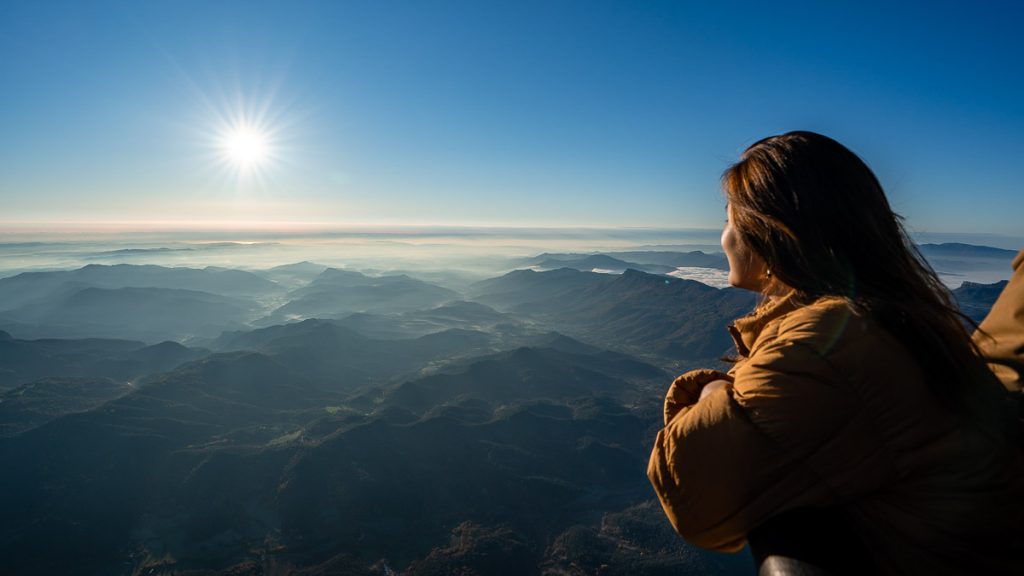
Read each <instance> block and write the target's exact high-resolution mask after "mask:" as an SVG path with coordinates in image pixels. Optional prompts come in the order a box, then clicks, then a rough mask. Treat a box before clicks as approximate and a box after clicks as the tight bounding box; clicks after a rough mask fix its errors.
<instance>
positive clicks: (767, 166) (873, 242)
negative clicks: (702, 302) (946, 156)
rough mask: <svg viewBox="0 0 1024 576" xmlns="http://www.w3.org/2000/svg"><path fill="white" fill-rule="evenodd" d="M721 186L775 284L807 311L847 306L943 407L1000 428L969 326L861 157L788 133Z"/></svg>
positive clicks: (762, 147) (758, 147)
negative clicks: (883, 334)
mask: <svg viewBox="0 0 1024 576" xmlns="http://www.w3.org/2000/svg"><path fill="white" fill-rule="evenodd" d="M722 183H723V189H724V191H725V195H726V198H727V199H728V201H729V203H730V204H731V206H732V210H733V225H734V226H735V227H736V229H737V230H738V231H739V233H740V235H741V238H742V239H743V240H744V241H745V242H746V243H747V245H748V246H749V247H750V248H751V249H752V250H753V251H754V252H756V253H757V254H758V255H759V256H761V257H762V258H763V259H764V260H765V262H766V263H767V265H768V269H769V270H770V271H771V276H772V278H773V279H776V278H777V279H778V281H779V282H782V283H784V284H785V285H787V286H789V287H791V288H793V289H794V290H796V292H797V295H798V296H799V297H801V298H803V299H806V300H808V301H810V300H813V299H815V298H817V297H819V296H824V295H834V296H842V297H844V298H846V299H847V301H848V302H849V304H850V306H851V308H853V310H854V311H855V312H857V313H859V314H867V315H870V316H871V317H872V318H874V319H876V321H877V322H879V324H880V325H881V326H882V327H883V328H884V329H886V330H888V331H889V332H890V333H891V334H893V335H894V336H895V337H896V338H897V339H898V340H899V341H901V342H903V343H904V344H905V345H906V346H907V348H908V349H909V350H910V352H911V353H912V354H913V356H914V357H915V358H916V360H917V361H918V363H919V364H920V365H921V367H922V368H923V370H924V373H925V375H926V376H927V377H928V383H929V386H930V388H931V390H932V392H933V393H934V395H935V396H936V398H937V399H938V400H939V401H940V402H941V403H942V404H944V405H946V406H947V407H948V408H950V409H952V410H953V411H955V412H957V413H960V414H963V415H967V416H971V417H972V419H975V420H978V421H982V422H983V421H985V420H988V421H989V422H988V424H990V425H993V424H994V425H996V426H998V427H1000V428H1001V427H1002V426H1001V425H1000V424H998V423H997V422H994V421H992V419H993V418H995V419H996V420H1001V418H999V417H998V416H996V414H994V411H999V408H998V406H999V405H1000V402H1001V400H1000V399H998V393H999V391H998V383H997V381H996V380H995V379H994V377H993V376H992V374H991V373H989V372H988V370H987V368H986V367H985V365H984V363H983V362H982V361H981V359H980V355H979V353H978V350H977V348H976V347H975V345H974V344H973V343H972V341H971V339H970V335H969V334H968V332H967V330H966V328H965V324H964V321H965V320H966V317H964V316H963V315H962V314H961V313H960V312H959V310H958V309H957V306H956V304H955V301H954V300H953V297H952V295H951V294H950V292H949V290H947V289H946V287H945V286H944V285H943V284H942V282H941V281H940V280H939V278H938V276H937V275H936V274H935V272H934V271H933V270H932V269H931V267H929V266H928V264H927V263H926V262H925V260H924V258H923V257H922V256H921V254H920V253H919V252H918V250H917V248H916V247H915V246H914V244H913V242H911V240H910V238H909V236H908V235H907V233H906V230H905V229H904V227H903V224H902V218H901V217H900V216H899V215H897V214H895V213H894V212H893V211H892V209H891V208H890V206H889V202H888V200H887V199H886V197H885V192H884V191H883V190H882V186H881V184H880V183H879V182H878V179H877V178H876V177H875V175H874V173H872V171H871V169H870V168H868V166H867V165H866V164H865V163H864V161H862V160H861V159H860V158H859V157H858V156H857V155H856V154H854V153H853V152H851V151H850V150H849V149H847V148H846V147H845V146H843V145H842V144H840V143H838V142H836V141H835V140H833V139H831V138H828V137H827V136H822V135H821V134H816V133H814V132H788V133H786V134H782V135H779V136H772V137H769V138H765V139H763V140H761V141H759V142H756V143H755V144H753V145H751V146H750V147H749V148H747V150H746V151H745V152H744V153H743V156H742V158H741V159H740V161H739V162H737V163H736V164H734V165H733V166H732V167H730V168H729V169H728V170H726V171H725V174H724V175H723V177H722ZM968 322H969V321H968ZM994 386H995V387H994Z"/></svg>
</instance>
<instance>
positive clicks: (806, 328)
mask: <svg viewBox="0 0 1024 576" xmlns="http://www.w3.org/2000/svg"><path fill="white" fill-rule="evenodd" d="M878 332H879V327H878V325H877V324H876V323H875V322H874V321H873V320H872V319H871V318H869V317H866V316H865V315H863V314H861V313H859V312H858V311H857V310H856V309H855V308H854V306H853V304H851V303H850V302H849V301H848V300H847V299H845V298H842V297H838V296H823V297H820V298H817V299H815V300H812V301H809V302H807V303H804V304H802V305H796V306H794V307H793V308H792V310H790V311H788V312H786V313H785V314H782V315H780V316H779V317H777V318H775V319H774V320H773V321H771V322H769V323H768V324H767V325H766V326H765V328H764V330H763V331H762V334H761V338H759V339H758V340H759V341H758V345H757V348H761V347H764V346H768V345H772V344H779V343H793V344H798V345H802V346H805V347H809V348H811V349H812V350H814V351H815V352H817V353H818V354H820V355H822V356H827V355H828V354H829V353H830V352H831V351H832V350H834V349H835V348H836V347H837V346H839V345H840V344H849V343H851V342H856V341H862V342H869V341H871V340H872V335H876V334H877V333H878Z"/></svg>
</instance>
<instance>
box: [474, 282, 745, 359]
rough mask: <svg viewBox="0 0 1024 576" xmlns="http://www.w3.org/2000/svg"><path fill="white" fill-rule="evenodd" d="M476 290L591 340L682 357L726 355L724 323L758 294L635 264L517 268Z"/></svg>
mask: <svg viewBox="0 0 1024 576" xmlns="http://www.w3.org/2000/svg"><path fill="white" fill-rule="evenodd" d="M472 295H473V296H474V298H475V299H477V300H479V301H481V302H484V303H485V304H488V305H491V306H494V307H495V308H498V309H499V310H508V311H512V312H517V313H520V314H526V315H530V316H532V317H534V318H537V319H539V320H542V321H545V322H549V323H551V324H552V325H553V326H554V327H555V328H556V329H558V330H560V331H564V332H566V333H568V334H570V335H572V336H577V337H582V338H583V339H584V340H589V341H592V342H595V343H600V344H602V345H605V346H609V347H626V348H628V349H631V350H633V351H635V352H637V353H649V354H655V355H658V356H661V357H664V358H669V359H676V360H682V359H707V358H717V357H719V356H721V355H722V354H725V353H726V352H727V351H728V350H729V349H730V348H731V345H732V340H731V338H730V337H729V335H728V333H727V331H726V330H725V326H726V325H727V324H729V323H730V322H731V321H732V320H733V319H735V318H737V317H739V316H742V315H744V314H746V313H747V312H749V311H750V310H751V309H753V306H754V303H755V300H756V297H755V295H753V294H752V293H750V292H746V291H742V290H737V289H732V288H728V289H724V290H719V289H716V288H711V287H710V286H706V285H704V284H701V283H699V282H695V281H692V280H684V279H680V278H670V277H665V276H659V275H653V274H646V273H644V272H639V271H636V270H627V271H626V272H625V273H623V274H622V275H620V276H612V275H606V274H595V273H589V272H579V271H576V270H571V269H561V270H552V271H550V272H534V271H531V270H517V271H514V272H510V273H508V274H506V275H505V276H501V277H499V278H494V279H490V280H486V281H484V282H480V283H478V284H476V285H474V286H473V291H472Z"/></svg>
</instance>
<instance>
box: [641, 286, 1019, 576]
mask: <svg viewBox="0 0 1024 576" xmlns="http://www.w3.org/2000/svg"><path fill="white" fill-rule="evenodd" d="M732 331H733V336H734V338H735V339H736V345H737V349H738V351H739V352H740V356H741V360H740V361H739V362H738V363H737V364H736V365H735V366H734V367H733V369H732V370H730V372H729V374H725V373H722V372H715V371H711V370H698V371H693V372H688V373H686V374H683V375H682V376H680V377H679V378H677V379H676V381H675V382H673V384H672V386H671V387H670V389H669V392H668V394H667V397H666V400H665V428H664V429H663V430H661V432H659V433H658V437H657V440H656V442H655V445H654V449H653V452H652V453H651V459H650V464H649V467H648V476H649V478H650V480H651V483H652V484H653V485H654V488H655V491H656V492H657V494H658V497H659V498H660V500H661V503H662V506H663V507H664V509H665V513H666V514H667V515H668V518H669V520H670V521H671V522H672V525H673V526H674V527H675V528H676V530H677V531H678V532H679V533H680V534H681V535H682V536H683V537H684V538H685V539H686V540H688V541H690V542H691V543H693V544H696V545H698V546H701V547H704V548H709V549H713V550H720V551H737V550H739V549H740V548H742V546H743V544H744V542H745V540H746V535H747V533H748V532H749V531H750V530H751V529H752V528H754V527H756V526H758V525H759V524H760V523H761V522H763V521H765V520H766V519H768V518H770V517H772V516H773V515H775V514H778V513H780V512H784V511H786V510H790V509H795V508H802V507H810V506H832V507H838V509H840V510H841V511H842V512H843V514H844V516H846V517H848V518H850V519H851V520H850V521H851V523H852V525H853V526H852V527H853V529H854V531H855V532H856V533H858V534H859V535H861V537H862V539H863V542H862V544H863V545H864V546H866V548H867V549H868V550H870V551H871V553H872V555H873V558H872V560H873V561H874V563H875V564H876V565H878V566H880V567H881V568H882V569H883V570H884V571H885V572H886V573H892V574H968V573H969V574H1024V475H1022V471H1024V462H1022V456H1021V452H1020V450H1019V449H1017V448H1016V447H1015V446H1011V445H1009V443H1007V442H1006V441H1005V440H1004V439H1002V438H998V437H995V436H993V435H990V434H989V433H987V432H984V431H982V430H980V429H976V428H974V427H969V426H966V425H963V424H961V423H960V422H959V421H958V420H957V418H955V417H954V416H952V415H951V414H950V413H949V412H947V411H946V410H945V409H943V408H942V407H941V406H939V405H938V403H937V402H936V401H934V400H933V399H932V395H931V394H930V393H929V391H928V390H927V388H926V385H925V378H924V376H923V374H922V372H921V370H920V368H919V367H918V365H917V363H916V362H914V361H913V359H912V358H911V356H910V353H909V352H908V350H907V349H906V348H905V347H904V346H902V345H901V344H900V343H899V342H898V341H896V340H895V339H894V338H893V337H891V336H890V335H889V333H888V332H887V331H885V330H883V329H882V328H881V327H880V326H878V325H877V324H876V323H875V322H873V321H872V320H871V319H869V318H864V317H860V316H858V315H856V314H854V313H852V312H851V310H850V309H849V307H848V306H847V304H846V303H845V301H843V300H842V299H839V298H825V299H821V300H818V301H816V302H814V303H811V304H809V305H803V306H801V305H798V304H797V303H796V302H794V300H793V299H792V298H784V299H781V300H779V301H777V302H775V303H773V304H770V305H768V306H766V307H764V308H763V309H761V310H760V312H759V313H757V314H756V315H753V316H748V317H745V318H742V319H740V320H737V321H736V323H735V325H734V326H733V327H732ZM720 378H721V379H726V380H729V381H731V382H732V385H731V387H726V388H721V389H719V390H717V391H715V392H712V393H710V394H709V395H707V396H706V397H705V398H703V399H700V400H699V401H698V398H699V393H700V390H701V388H702V387H703V386H704V385H705V384H707V383H708V382H710V381H711V380H714V379H720Z"/></svg>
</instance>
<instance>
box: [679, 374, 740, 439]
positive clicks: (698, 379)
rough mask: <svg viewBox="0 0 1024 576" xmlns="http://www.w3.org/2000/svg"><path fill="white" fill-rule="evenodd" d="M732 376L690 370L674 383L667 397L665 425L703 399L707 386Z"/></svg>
mask: <svg viewBox="0 0 1024 576" xmlns="http://www.w3.org/2000/svg"><path fill="white" fill-rule="evenodd" d="M729 377H730V376H729V375H728V374H726V373H725V372H719V371H718V370H690V371H689V372H687V373H685V374H682V375H681V376H679V377H678V378H676V379H675V380H673V381H672V385H671V386H669V388H668V393H667V394H666V395H665V424H666V425H668V423H669V422H670V421H671V420H672V418H675V416H676V414H678V413H679V412H680V411H681V410H683V409H684V408H686V407H687V406H692V405H693V404H695V403H696V402H697V401H698V400H700V399H701V398H702V394H701V392H702V389H703V388H705V386H706V384H708V383H711V382H716V381H721V382H728V380H725V379H726V378H729Z"/></svg>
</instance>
